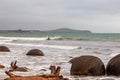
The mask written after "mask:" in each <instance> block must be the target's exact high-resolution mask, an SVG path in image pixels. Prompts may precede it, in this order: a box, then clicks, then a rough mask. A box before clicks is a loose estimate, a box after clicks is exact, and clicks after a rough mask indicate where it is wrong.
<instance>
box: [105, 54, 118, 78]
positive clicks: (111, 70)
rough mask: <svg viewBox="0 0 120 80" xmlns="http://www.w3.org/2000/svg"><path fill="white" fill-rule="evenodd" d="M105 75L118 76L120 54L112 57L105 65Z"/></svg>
mask: <svg viewBox="0 0 120 80" xmlns="http://www.w3.org/2000/svg"><path fill="white" fill-rule="evenodd" d="M106 72H107V75H114V76H120V54H118V55H116V56H115V57H113V58H112V59H111V60H110V61H109V62H108V64H107V67H106Z"/></svg>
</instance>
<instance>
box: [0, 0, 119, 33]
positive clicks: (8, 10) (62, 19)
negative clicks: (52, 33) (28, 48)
mask: <svg viewBox="0 0 120 80" xmlns="http://www.w3.org/2000/svg"><path fill="white" fill-rule="evenodd" d="M58 28H71V29H78V30H90V31H92V32H95V33H120V0H0V30H13V29H14V30H16V29H23V30H52V29H58Z"/></svg>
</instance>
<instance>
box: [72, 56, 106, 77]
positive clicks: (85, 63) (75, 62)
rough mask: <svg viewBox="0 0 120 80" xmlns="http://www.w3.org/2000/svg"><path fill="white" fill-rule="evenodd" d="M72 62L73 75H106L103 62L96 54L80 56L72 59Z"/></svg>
mask: <svg viewBox="0 0 120 80" xmlns="http://www.w3.org/2000/svg"><path fill="white" fill-rule="evenodd" d="M70 62H71V63H72V66H71V70H70V74H71V75H84V76H100V75H105V66H104V64H103V62H102V61H101V60H100V59H99V58H98V57H95V56H89V55H85V56H80V57H76V58H73V59H71V60H70Z"/></svg>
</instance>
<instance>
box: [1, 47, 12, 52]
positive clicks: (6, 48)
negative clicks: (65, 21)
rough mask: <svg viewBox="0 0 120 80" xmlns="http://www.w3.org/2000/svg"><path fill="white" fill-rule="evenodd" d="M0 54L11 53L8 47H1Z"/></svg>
mask: <svg viewBox="0 0 120 80" xmlns="http://www.w3.org/2000/svg"><path fill="white" fill-rule="evenodd" d="M0 52H10V50H9V48H8V47H6V46H0Z"/></svg>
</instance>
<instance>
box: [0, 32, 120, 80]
mask: <svg viewBox="0 0 120 80" xmlns="http://www.w3.org/2000/svg"><path fill="white" fill-rule="evenodd" d="M48 38H49V40H48ZM0 45H3V46H7V47H8V48H9V49H10V52H0V64H2V65H4V66H5V68H4V69H0V80H4V79H5V78H8V77H9V76H7V75H6V74H5V71H7V70H9V68H10V63H11V62H12V61H16V60H17V65H18V66H20V67H27V68H29V71H28V72H18V71H14V72H13V73H14V74H16V75H20V76H30V75H41V74H49V73H50V70H49V67H50V65H55V66H60V67H61V75H63V76H64V77H67V78H69V79H70V80H120V77H116V76H107V75H105V76H95V77H94V76H73V75H70V68H71V65H72V64H71V63H70V62H69V61H70V60H71V59H72V58H75V57H79V56H83V55H92V56H96V57H98V58H100V59H101V60H102V61H103V63H104V65H105V66H106V65H107V63H108V62H109V60H110V59H111V58H113V57H114V56H116V55H117V54H120V33H92V34H70V33H61V34H58V33H56V34H52V33H51V34H45V33H43V34H41V33H37V34H33V33H30V34H28V33H12V34H10V33H4V34H3V33H1V34H0ZM31 49H40V50H42V51H43V52H44V56H27V55H26V53H27V52H28V51H29V50H31Z"/></svg>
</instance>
